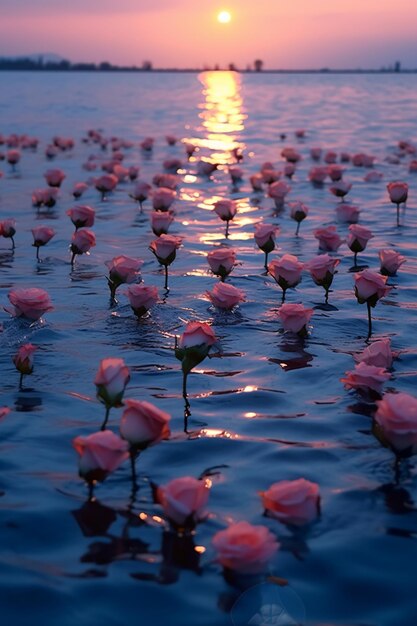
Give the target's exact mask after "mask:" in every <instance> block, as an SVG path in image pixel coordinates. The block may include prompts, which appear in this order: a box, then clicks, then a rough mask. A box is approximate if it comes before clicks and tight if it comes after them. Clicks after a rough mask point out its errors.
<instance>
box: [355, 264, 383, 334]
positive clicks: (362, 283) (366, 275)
mask: <svg viewBox="0 0 417 626" xmlns="http://www.w3.org/2000/svg"><path fill="white" fill-rule="evenodd" d="M386 282H387V277H386V276H382V275H381V274H377V273H376V272H371V271H370V270H363V272H359V273H357V274H355V295H356V298H357V300H358V302H359V304H365V302H366V306H367V308H368V339H369V338H370V337H371V335H372V318H371V307H372V308H373V307H375V306H376V303H377V302H378V300H380V299H381V298H383V297H384V296H386V295H387V293H388V292H389V291H390V287H386V285H385V283H386Z"/></svg>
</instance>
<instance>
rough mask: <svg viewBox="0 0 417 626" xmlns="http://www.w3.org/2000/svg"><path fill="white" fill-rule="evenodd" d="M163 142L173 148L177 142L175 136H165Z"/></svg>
mask: <svg viewBox="0 0 417 626" xmlns="http://www.w3.org/2000/svg"><path fill="white" fill-rule="evenodd" d="M165 141H166V142H167V144H168V145H169V146H175V144H176V143H177V141H178V138H177V137H176V136H175V135H165Z"/></svg>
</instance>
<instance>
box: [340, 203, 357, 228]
mask: <svg viewBox="0 0 417 626" xmlns="http://www.w3.org/2000/svg"><path fill="white" fill-rule="evenodd" d="M359 214H360V209H359V208H358V207H357V206H354V205H353V204H346V203H345V202H342V203H341V204H338V205H337V207H336V216H337V219H338V220H339V222H344V223H347V224H356V222H357V221H358V220H359Z"/></svg>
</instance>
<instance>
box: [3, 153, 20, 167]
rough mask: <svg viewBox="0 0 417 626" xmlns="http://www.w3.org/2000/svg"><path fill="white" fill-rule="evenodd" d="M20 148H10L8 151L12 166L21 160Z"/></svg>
mask: <svg viewBox="0 0 417 626" xmlns="http://www.w3.org/2000/svg"><path fill="white" fill-rule="evenodd" d="M20 157H21V154H20V150H8V151H7V153H6V160H7V163H9V164H10V165H12V166H15V165H16V164H17V163H19V161H20Z"/></svg>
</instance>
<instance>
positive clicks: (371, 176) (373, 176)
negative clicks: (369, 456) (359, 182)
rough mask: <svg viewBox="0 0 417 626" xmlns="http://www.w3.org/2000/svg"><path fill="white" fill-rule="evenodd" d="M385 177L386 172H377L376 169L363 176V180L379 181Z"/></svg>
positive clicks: (367, 181)
mask: <svg viewBox="0 0 417 626" xmlns="http://www.w3.org/2000/svg"><path fill="white" fill-rule="evenodd" d="M383 178H384V174H383V173H382V172H377V171H376V170H373V171H371V172H368V173H367V174H366V175H365V176H364V177H363V180H364V181H365V183H379V181H380V180H382V179H383Z"/></svg>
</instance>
